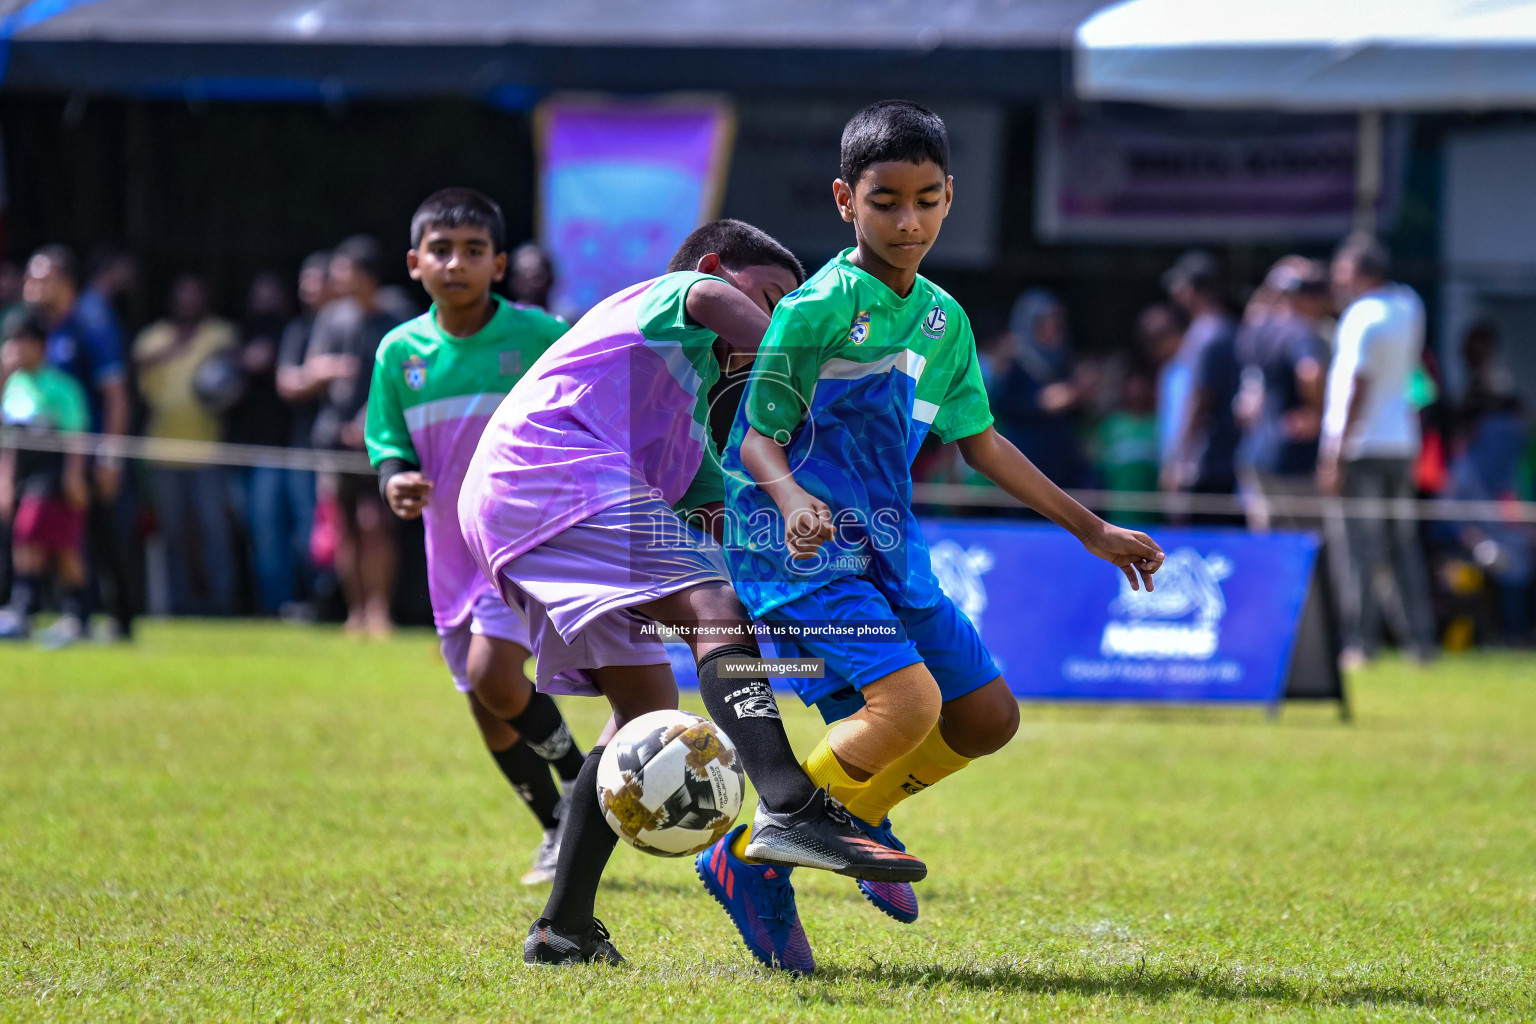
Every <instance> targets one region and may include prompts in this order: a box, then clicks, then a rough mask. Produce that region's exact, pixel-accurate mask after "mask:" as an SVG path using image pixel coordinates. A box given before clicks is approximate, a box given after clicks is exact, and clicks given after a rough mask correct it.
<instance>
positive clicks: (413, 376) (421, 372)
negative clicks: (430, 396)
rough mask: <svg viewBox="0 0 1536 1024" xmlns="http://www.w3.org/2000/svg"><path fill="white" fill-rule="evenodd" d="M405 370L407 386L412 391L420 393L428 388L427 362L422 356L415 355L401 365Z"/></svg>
mask: <svg viewBox="0 0 1536 1024" xmlns="http://www.w3.org/2000/svg"><path fill="white" fill-rule="evenodd" d="M400 366H401V368H402V369H403V370H405V386H406V387H408V388H410V389H411V390H412V391H420V390H421V389H422V388H424V387H426V386H427V361H426V360H425V359H423V358H421V356H417V355H413V356H411V358H409V359H407V360H405V362H403V363H401V364H400Z"/></svg>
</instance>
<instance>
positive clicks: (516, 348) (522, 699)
mask: <svg viewBox="0 0 1536 1024" xmlns="http://www.w3.org/2000/svg"><path fill="white" fill-rule="evenodd" d="M406 264H407V266H408V267H409V268H410V274H411V277H412V278H413V279H414V280H417V281H420V282H421V284H422V287H424V288H425V289H426V291H427V294H428V295H429V296H431V298H432V308H431V309H429V310H427V312H425V313H423V314H422V315H421V316H419V317H417V318H415V319H414V320H408V321H406V322H405V323H403V324H401V325H400V326H398V327H396V328H395V329H394V330H392V331H390V332H389V334H387V335H386V336H385V337H384V340H383V341H381V342H380V343H379V350H378V355H377V357H376V360H375V362H374V368H373V382H372V384H371V386H370V388H369V392H368V414H367V429H366V433H365V436H366V441H367V445H368V457H369V459H370V461H372V463H373V465H374V468H375V469H377V470H378V471H379V489H380V491H381V492H382V493H383V496H384V500H385V501H386V502H388V503H389V507H390V509H391V510H392V511H393V512H394V513H395V514H396V515H397V516H399V517H400V518H402V519H415V518H417V517H418V516H423V517H425V519H426V544H427V586H428V590H429V591H430V593H431V597H432V617H433V620H434V622H435V624H436V626H437V632H438V636H439V637H440V638H441V640H442V650H443V658H444V660H445V661H446V662H447V663H448V671H449V673H450V674H451V675H452V676H453V682H454V686H455V687H456V688H457V689H458V690H459V692H461V693H463V694H465V695H466V696H467V698H468V700H469V708H470V711H471V713H472V714H473V715H474V717H475V722H476V724H477V725H478V726H479V727H480V732H481V735H482V736H483V737H484V739H485V744H486V746H487V747H488V748H489V749H490V752H491V756H492V757H493V758H495V760H496V764H497V765H498V766H499V767H500V768H501V771H502V773H503V774H504V775H505V776H506V778H507V782H509V783H510V784H511V786H512V789H513V790H514V791H515V792H516V793H517V795H518V796H520V797H521V798H522V799H523V801H524V802H525V803H526V804H527V805H528V808H529V810H531V811H532V812H533V814H534V816H535V817H536V818H538V820H539V824H540V825H541V826H542V827H543V829H544V840H543V842H541V843H540V844H539V847H538V849H537V850H536V851H535V853H534V859H533V867H532V869H531V870H529V871H528V873H527V874H525V875H524V876H523V881H524V882H525V883H527V884H530V885H532V884H535V883H538V882H548V881H550V880H552V879H553V878H554V873H555V863H556V860H557V858H558V856H559V839H560V829H559V825H560V817H561V805H560V794H559V792H558V791H557V790H556V788H555V783H554V780H553V779H551V778H550V766H551V765H553V766H554V768H555V770H556V771H557V772H558V773H559V775H560V778H561V780H562V781H563V782H564V783H565V784H566V785H567V786H569V785H570V784H571V783H572V782H573V781H574V780H575V778H576V775H577V773H578V772H580V771H581V764H582V752H581V751H580V750H579V749H578V748H577V746H576V744H575V743H574V742H573V741H572V739H571V734H570V731H569V730H568V729H567V728H566V726H565V721H564V719H562V718H561V716H560V710H559V708H558V707H557V706H556V705H555V702H554V701H553V700H552V699H551V698H550V697H549V695H548V694H544V693H538V692H535V690H534V688H533V684H532V682H531V681H530V680H529V679H528V677H527V676H526V675H525V674H524V667H523V666H524V664H525V663H526V662H527V660H528V657H529V651H530V647H531V646H532V645H531V644H530V641H529V636H528V627H527V625H526V624H525V623H524V622H523V621H522V619H521V618H520V617H519V616H518V615H517V613H516V612H514V611H513V610H512V609H511V608H508V607H507V606H506V604H505V603H504V602H503V601H502V599H501V595H500V594H499V593H497V591H496V588H495V587H493V586H492V585H491V584H490V582H489V581H488V580H486V579H485V577H484V576H483V575H481V573H480V569H479V567H478V566H477V565H476V564H475V561H474V559H473V558H472V557H471V555H470V553H469V549H468V548H467V547H465V544H464V538H463V535H462V534H461V533H460V532H459V519H458V513H457V508H458V497H459V484H460V481H461V480H463V478H464V470H465V468H466V467H467V466H468V465H469V460H470V457H471V456H473V455H474V453H475V446H476V444H477V443H478V442H479V440H480V435H481V433H483V432H484V430H485V425H486V423H487V422H488V421H489V420H490V418H491V414H492V413H493V412H495V411H496V407H497V406H498V405H500V404H501V401H502V399H503V398H504V397H505V396H506V393H507V392H508V391H510V390H511V389H512V385H514V384H516V383H517V381H518V379H519V378H521V377H522V375H523V373H524V372H525V371H526V370H527V369H528V367H530V366H532V365H533V363H534V361H535V360H536V359H538V358H539V356H541V355H543V354H544V350H545V349H547V348H549V346H550V344H551V343H553V342H554V340H555V339H556V338H558V337H560V336H561V335H562V334H564V333H565V331H566V323H565V321H563V320H560V319H558V318H557V317H553V316H550V315H549V314H548V313H545V312H544V311H543V310H541V309H538V308H535V307H532V306H520V305H517V304H515V303H511V302H507V301H506V300H505V299H502V298H500V297H499V296H497V295H494V294H492V292H491V285H492V284H493V283H495V282H496V281H499V280H501V278H502V276H503V275H504V274H505V273H506V269H507V249H506V228H505V226H504V224H503V221H502V216H501V209H500V208H499V207H498V206H497V205H496V204H495V203H494V202H492V201H491V200H490V199H489V198H487V197H486V196H484V195H482V194H481V193H479V192H476V191H474V190H472V189H464V188H451V189H444V190H442V191H440V192H436V193H434V194H433V195H431V196H429V197H428V198H427V199H426V201H425V202H423V203H422V204H421V207H420V208H419V209H418V210H417V211H416V214H415V216H414V217H413V218H412V219H411V250H410V252H408V253H407V254H406Z"/></svg>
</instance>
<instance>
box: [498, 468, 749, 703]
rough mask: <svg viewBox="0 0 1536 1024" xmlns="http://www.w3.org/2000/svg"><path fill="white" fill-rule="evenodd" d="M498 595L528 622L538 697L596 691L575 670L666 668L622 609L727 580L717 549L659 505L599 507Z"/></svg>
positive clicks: (519, 569) (511, 569)
mask: <svg viewBox="0 0 1536 1024" xmlns="http://www.w3.org/2000/svg"><path fill="white" fill-rule="evenodd" d="M501 575H502V578H501V579H500V580H499V581H498V582H499V584H500V585H501V590H502V595H503V596H504V597H505V598H506V599H507V602H508V603H509V604H511V605H512V607H514V608H516V609H517V611H518V613H519V614H520V615H521V616H522V617H523V620H524V621H525V622H527V623H528V633H529V636H530V637H531V638H532V640H533V644H534V649H535V652H536V653H537V655H538V673H537V675H538V678H537V679H536V680H535V682H536V683H537V685H538V688H539V689H540V690H548V691H550V692H552V693H573V694H596V693H597V689H596V687H595V686H593V685H592V682H591V680H590V678H589V677H588V676H587V675H586V674H585V672H583V671H582V670H583V669H590V668H606V667H608V666H612V665H665V664H668V663H669V661H670V659H669V658H668V657H667V651H666V647H665V646H664V645H663V644H662V641H661V638H660V637H658V636H656V635H655V633H654V632H652V630H653V628H654V623H653V622H652V621H651V620H650V619H648V618H646V617H645V616H643V615H640V614H639V613H637V612H634V611H631V609H632V608H633V607H634V606H635V605H639V604H645V603H647V602H649V601H654V600H656V599H657V598H660V597H665V596H667V595H668V594H675V593H677V592H678V591H680V590H686V589H687V588H689V587H693V586H697V585H699V584H701V583H713V582H720V583H729V582H730V577H729V576H728V574H727V572H726V568H725V561H724V558H723V557H722V555H721V552H720V547H719V545H718V544H715V543H714V542H713V541H712V540H710V539H709V538H707V537H705V536H704V535H703V534H700V533H698V532H697V531H695V530H692V529H690V528H688V527H687V526H685V525H684V524H683V522H682V520H681V519H679V518H678V516H677V514H676V513H675V512H673V511H672V509H671V507H669V506H668V505H667V504H666V502H664V501H662V499H660V498H644V499H639V500H636V501H631V502H627V503H625V504H623V505H618V506H615V507H614V508H610V509H606V510H604V511H602V512H598V513H596V514H595V515H592V516H589V517H588V518H586V519H583V520H582V521H581V522H579V523H577V524H576V525H574V526H572V527H570V528H569V529H567V530H565V531H564V532H562V533H559V534H556V535H555V536H554V537H551V538H550V539H549V540H547V541H545V542H544V543H543V544H540V545H539V546H538V547H536V548H534V549H533V550H532V551H528V552H525V553H524V554H522V555H519V556H518V557H517V558H514V559H512V560H511V561H510V562H508V563H507V564H506V565H505V566H504V567H503V569H502V574H501Z"/></svg>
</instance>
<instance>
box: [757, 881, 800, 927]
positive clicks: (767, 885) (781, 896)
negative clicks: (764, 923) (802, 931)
mask: <svg viewBox="0 0 1536 1024" xmlns="http://www.w3.org/2000/svg"><path fill="white" fill-rule="evenodd" d="M762 892H763V903H764V904H765V905H766V906H765V908H764V909H765V910H766V913H764V914H763V915H762V916H763V917H765V918H767V919H769V920H773V921H781V922H783V923H784V924H786V925H789V924H791V923H793V921H794V918H795V890H794V889H793V888H792V887H791V886H790V884H789V878H788V877H787V876H781V878H780V879H778V880H774V881H767V880H765V882H764V884H763V889H762Z"/></svg>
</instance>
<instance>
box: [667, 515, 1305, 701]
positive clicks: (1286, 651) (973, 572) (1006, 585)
mask: <svg viewBox="0 0 1536 1024" xmlns="http://www.w3.org/2000/svg"><path fill="white" fill-rule="evenodd" d="M923 529H924V532H925V534H926V535H927V538H928V544H929V549H930V551H931V553H932V557H933V568H934V572H935V574H936V575H937V576H938V578H939V582H940V583H941V584H942V585H943V587H944V591H945V593H947V594H948V595H949V596H950V598H951V599H952V600H954V602H955V603H956V604H957V605H958V606H959V607H960V610H961V611H963V612H964V613H965V614H966V615H967V616H968V617H969V618H970V619H971V621H972V622H974V623H976V624H977V626H978V627H979V628H980V630H981V635H982V639H983V640H984V641H985V642H986V644H987V647H988V648H989V649H990V650H991V652H992V656H993V658H994V659H995V660H996V661H997V664H998V667H999V668H1000V669H1001V670H1002V673H1003V676H1004V678H1006V679H1007V680H1008V684H1009V686H1010V687H1011V688H1012V690H1013V691H1014V693H1016V694H1018V695H1019V696H1020V697H1022V698H1024V699H1026V700H1087V701H1148V702H1175V703H1200V702H1231V703H1274V702H1278V701H1280V700H1281V699H1282V697H1283V696H1284V693H1285V684H1286V676H1287V671H1288V668H1289V666H1290V662H1291V657H1292V652H1293V650H1294V648H1295V643H1296V637H1297V630H1298V627H1299V624H1300V621H1301V613H1302V608H1303V605H1304V603H1305V600H1306V597H1307V592H1308V588H1309V586H1310V585H1311V582H1312V575H1313V569H1314V565H1315V563H1316V561H1317V556H1318V542H1317V540H1316V539H1315V538H1314V537H1312V536H1311V535H1308V534H1270V535H1267V536H1255V535H1252V534H1248V533H1245V532H1242V531H1238V530H1230V531H1229V530H1189V529H1171V528H1159V529H1157V530H1156V531H1155V536H1156V538H1157V541H1158V543H1159V544H1161V545H1162V546H1163V550H1164V551H1166V552H1167V553H1168V560H1167V562H1165V563H1164V565H1163V568H1162V570H1161V571H1160V572H1159V573H1158V574H1157V577H1156V582H1157V588H1156V589H1155V590H1154V591H1152V592H1151V593H1147V592H1145V591H1133V590H1131V588H1130V584H1129V583H1127V582H1126V579H1125V577H1124V576H1123V575H1122V574H1121V573H1119V572H1118V571H1116V570H1115V569H1113V568H1111V567H1110V566H1108V565H1106V564H1105V563H1104V562H1102V561H1100V560H1099V559H1097V558H1094V557H1093V556H1092V555H1090V554H1088V553H1087V552H1086V551H1084V550H1083V548H1082V545H1080V544H1078V543H1077V541H1076V540H1074V539H1073V538H1072V537H1070V536H1069V535H1067V534H1066V533H1064V532H1063V531H1061V530H1059V529H1056V528H1055V527H1049V526H1033V525H1024V524H1019V523H1010V522H996V521H986V520H946V519H930V520H928V521H926V522H925V523H924V524H923ZM669 650H670V652H671V654H672V663H673V668H674V670H675V671H676V672H677V676H678V682H679V683H680V684H682V685H684V686H696V685H697V677H696V676H695V674H694V670H693V659H692V658H691V656H690V655H689V653H688V650H687V648H686V647H683V646H682V645H680V644H678V645H671V647H670V648H669ZM764 653H765V654H768V653H770V652H769V651H767V650H766V649H765V651H764Z"/></svg>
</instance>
